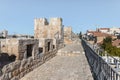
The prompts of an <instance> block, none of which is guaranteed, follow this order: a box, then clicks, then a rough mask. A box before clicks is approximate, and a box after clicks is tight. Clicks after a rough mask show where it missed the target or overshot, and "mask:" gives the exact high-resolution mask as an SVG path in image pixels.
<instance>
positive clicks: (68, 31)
mask: <svg viewBox="0 0 120 80" xmlns="http://www.w3.org/2000/svg"><path fill="white" fill-rule="evenodd" d="M64 43H65V44H69V43H72V28H71V27H64Z"/></svg>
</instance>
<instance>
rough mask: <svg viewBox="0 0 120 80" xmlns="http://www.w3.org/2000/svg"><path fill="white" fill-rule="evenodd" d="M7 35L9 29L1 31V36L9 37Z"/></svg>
mask: <svg viewBox="0 0 120 80" xmlns="http://www.w3.org/2000/svg"><path fill="white" fill-rule="evenodd" d="M7 36H8V31H7V30H3V31H0V38H7Z"/></svg>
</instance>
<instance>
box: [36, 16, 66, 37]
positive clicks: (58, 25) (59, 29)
mask: <svg viewBox="0 0 120 80" xmlns="http://www.w3.org/2000/svg"><path fill="white" fill-rule="evenodd" d="M63 33H64V31H63V25H62V18H51V19H50V22H49V23H48V21H47V19H46V18H39V19H35V20H34V37H35V38H37V39H39V38H48V39H63Z"/></svg>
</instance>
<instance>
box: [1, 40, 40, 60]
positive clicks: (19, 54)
mask: <svg viewBox="0 0 120 80" xmlns="http://www.w3.org/2000/svg"><path fill="white" fill-rule="evenodd" d="M31 44H32V45H34V46H33V52H34V53H32V56H33V58H35V56H36V55H37V53H38V44H39V41H38V40H37V39H16V38H14V39H4V40H1V52H2V53H7V54H8V55H15V56H16V60H22V59H23V58H26V57H27V56H26V55H27V54H26V52H27V51H26V50H27V45H31Z"/></svg>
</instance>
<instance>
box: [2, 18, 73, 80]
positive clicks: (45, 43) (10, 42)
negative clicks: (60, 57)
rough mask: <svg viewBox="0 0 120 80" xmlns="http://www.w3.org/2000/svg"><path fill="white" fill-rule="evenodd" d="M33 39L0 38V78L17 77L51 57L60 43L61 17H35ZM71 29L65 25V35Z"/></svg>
mask: <svg viewBox="0 0 120 80" xmlns="http://www.w3.org/2000/svg"><path fill="white" fill-rule="evenodd" d="M34 23H35V26H34V39H30V38H9V39H1V40H0V42H1V44H0V51H1V52H0V80H19V79H20V78H21V77H23V76H24V75H25V74H27V73H28V72H30V71H32V70H33V69H35V68H36V67H38V66H40V65H41V64H43V63H44V62H46V61H48V60H49V59H51V58H52V57H54V56H55V55H56V53H57V51H58V49H60V48H62V47H64V28H63V25H62V19H61V18H51V19H50V21H49V22H48V21H47V19H45V18H40V19H35V21H34ZM71 31H72V30H69V29H68V34H67V35H66V37H67V36H68V35H69V38H70V36H71Z"/></svg>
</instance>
